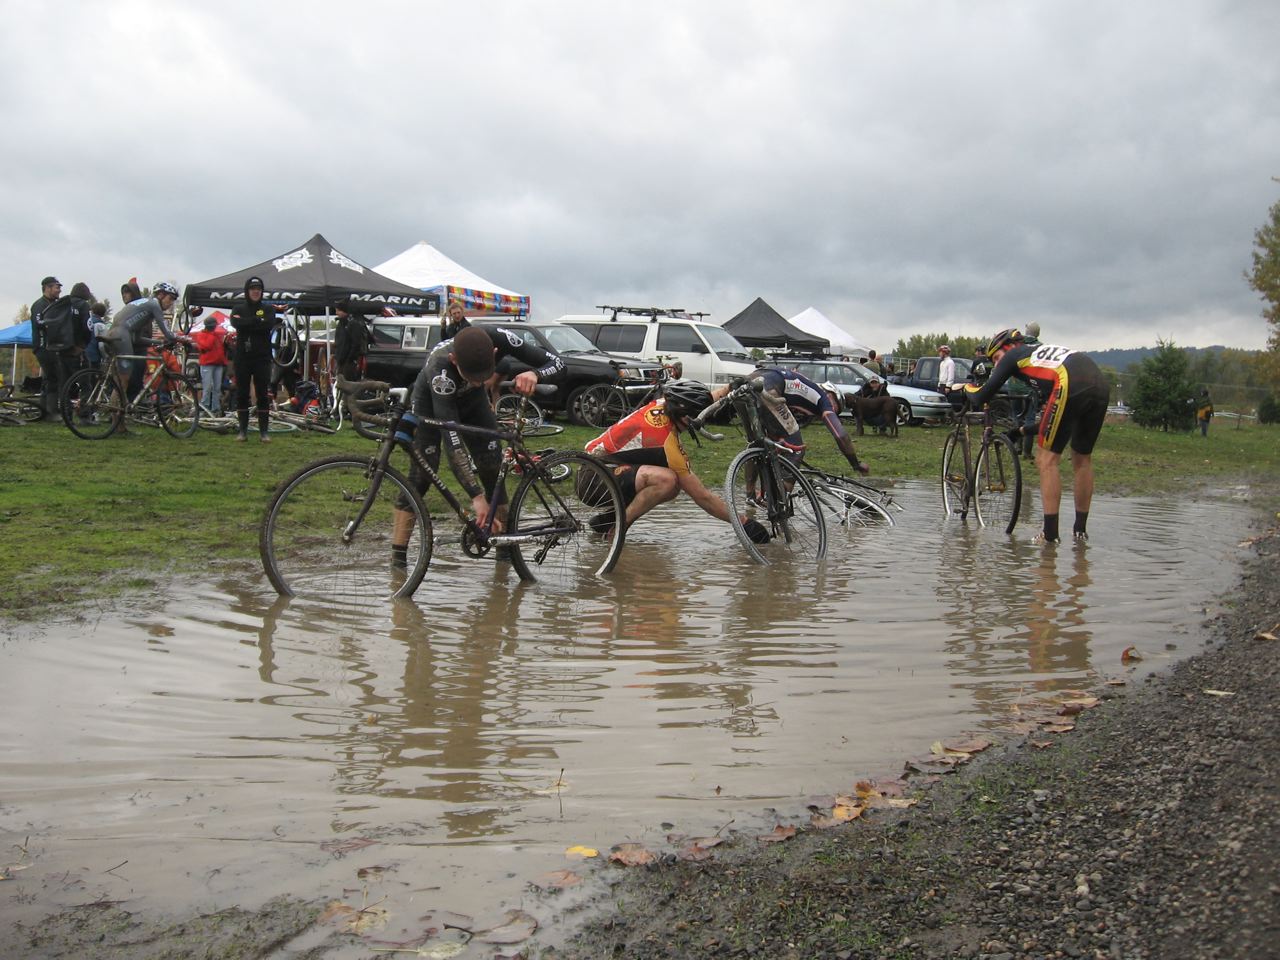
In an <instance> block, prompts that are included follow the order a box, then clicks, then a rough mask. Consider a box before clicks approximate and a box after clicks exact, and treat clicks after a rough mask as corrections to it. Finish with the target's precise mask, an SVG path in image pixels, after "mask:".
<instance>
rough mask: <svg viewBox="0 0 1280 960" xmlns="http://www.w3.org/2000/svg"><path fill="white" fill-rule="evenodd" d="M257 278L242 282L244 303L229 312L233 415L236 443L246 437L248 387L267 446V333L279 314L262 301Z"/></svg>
mask: <svg viewBox="0 0 1280 960" xmlns="http://www.w3.org/2000/svg"><path fill="white" fill-rule="evenodd" d="M264 289H265V288H264V286H263V283H262V278H261V277H250V278H249V279H248V280H247V281H245V285H244V300H242V301H241V302H240V303H237V304H236V306H235V308H234V309H233V310H232V311H231V326H232V327H234V328H235V331H236V353H235V370H236V413H237V415H238V416H239V418H240V432H239V433H238V434H237V435H236V439H237V440H246V439H248V436H249V387H250V384H252V386H253V390H254V393H255V394H256V395H257V398H258V431H259V433H260V434H261V436H262V442H263V443H269V442H270V441H271V437H270V436H268V435H267V422H268V420H269V419H270V416H271V413H270V411H271V393H270V386H271V331H272V330H274V329H275V327H276V326H277V325H278V324H279V323H280V311H279V310H278V309H277V308H276V307H275V305H274V304H270V303H267V302H266V301H265V300H263V299H262V293H263V290H264Z"/></svg>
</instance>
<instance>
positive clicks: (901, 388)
mask: <svg viewBox="0 0 1280 960" xmlns="http://www.w3.org/2000/svg"><path fill="white" fill-rule="evenodd" d="M763 366H766V367H772V368H774V369H777V370H795V371H796V372H797V373H800V374H803V375H804V376H806V377H808V378H809V379H810V380H813V381H814V382H815V383H831V384H834V385H835V387H836V393H837V395H838V396H839V399H840V402H841V404H842V405H843V406H845V407H847V406H848V405H849V404H848V400H847V399H846V398H847V397H851V396H852V395H853V394H855V393H857V392H858V391H859V390H860V389H862V385H863V384H864V383H866V382H867V381H868V380H870V379H871V377H873V376H876V374H873V373H872V372H871V371H870V370H868V369H867V368H866V367H864V366H863V365H862V364H860V363H849V362H847V361H836V360H797V361H793V362H790V363H788V362H786V361H775V362H773V363H766V364H763ZM882 379H883V378H882ZM888 387H889V395H890V396H891V397H893V398H894V399H895V400H896V401H897V402H898V424H899V426H905V425H906V424H909V423H913V424H914V423H920V422H922V421H924V420H936V419H938V418H940V417H944V416H946V415H947V414H949V413H950V412H951V404H950V403H948V402H947V398H946V397H944V396H943V395H942V394H940V393H937V392H935V391H932V390H920V389H917V388H915V387H908V386H905V385H903V384H900V383H889V384H888Z"/></svg>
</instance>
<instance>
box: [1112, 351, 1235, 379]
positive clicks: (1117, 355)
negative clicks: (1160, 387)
mask: <svg viewBox="0 0 1280 960" xmlns="http://www.w3.org/2000/svg"><path fill="white" fill-rule="evenodd" d="M1185 349H1186V351H1187V352H1188V353H1189V354H1191V355H1192V356H1193V357H1194V356H1196V355H1198V354H1201V353H1213V352H1220V351H1222V350H1225V349H1227V348H1226V347H1223V346H1212V347H1186V348H1185ZM1156 350H1157V348H1156V347H1134V348H1133V349H1130V350H1089V351H1087V352H1088V354H1089V356H1091V357H1093V359H1094V360H1095V361H1096V362H1097V364H1098V366H1100V367H1110V368H1111V369H1113V370H1115V371H1116V372H1118V373H1124V372H1125V370H1127V369H1128V368H1129V365H1130V364H1133V363H1141V362H1142V361H1143V360H1145V359H1146V358H1147V357H1149V356H1151V355H1152V354H1153V353H1155V352H1156Z"/></svg>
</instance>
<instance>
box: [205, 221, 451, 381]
mask: <svg viewBox="0 0 1280 960" xmlns="http://www.w3.org/2000/svg"><path fill="white" fill-rule="evenodd" d="M250 277H261V278H262V283H263V287H264V289H263V292H262V298H263V299H264V300H266V301H267V302H269V303H273V304H275V305H276V306H278V307H281V308H283V309H286V310H289V311H290V312H292V313H293V314H295V315H296V316H299V317H307V318H308V319H307V322H306V323H305V325H303V329H304V333H303V337H302V339H303V342H304V343H305V344H306V345H307V346H306V348H305V349H304V353H303V374H304V376H305V375H307V373H308V372H309V370H310V363H311V351H310V341H311V322H310V318H311V317H313V316H325V317H327V316H328V315H329V313H330V311H331V310H332V309H333V307H334V306H336V305H337V304H338V303H339V302H340V301H342V300H352V301H359V302H362V303H364V304H366V305H367V306H368V307H369V312H370V313H380V312H381V311H382V309H383V308H384V307H391V308H392V309H393V310H395V312H396V313H412V314H439V313H440V295H439V294H437V293H424V292H423V291H421V290H418V289H417V288H415V287H410V286H407V285H406V284H403V283H398V282H396V281H395V280H392V279H391V278H390V277H384V276H383V275H382V274H380V273H374V271H373V270H371V269H369V268H368V267H366V266H365V265H364V264H362V263H359V262H357V261H355V260H352V259H351V258H350V257H348V256H347V255H346V254H344V253H342V252H341V251H339V250H336V249H335V248H334V246H333V244H331V243H330V242H329V241H328V240H326V239H325V238H324V237H323V236H322V235H321V234H318V233H317V234H316V235H315V236H314V237H312V238H311V239H310V240H308V241H307V242H306V243H304V244H302V245H301V246H300V247H296V248H294V249H292V250H290V251H288V252H287V253H282V254H280V255H279V256H277V257H273V258H271V259H270V260H264V261H263V262H262V263H257V264H254V265H253V266H251V267H245V268H244V269H243V270H237V271H236V272H235V273H228V274H226V275H225V276H222V277H214V278H213V279H212V280H203V281H201V282H200V283H191V284H188V285H187V289H186V290H185V291H184V293H183V300H184V302H185V304H186V305H187V306H188V307H193V306H200V307H227V308H229V307H231V306H232V305H233V304H234V303H235V302H236V301H237V300H241V299H243V298H244V285H245V283H246V282H247V281H248V279H249V278H250Z"/></svg>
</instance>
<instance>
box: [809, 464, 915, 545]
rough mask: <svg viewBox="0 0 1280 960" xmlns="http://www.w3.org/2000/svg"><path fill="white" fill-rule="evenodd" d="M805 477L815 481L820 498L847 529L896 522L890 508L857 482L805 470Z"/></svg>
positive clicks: (824, 505) (885, 525) (882, 525)
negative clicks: (862, 489) (815, 474)
mask: <svg viewBox="0 0 1280 960" xmlns="http://www.w3.org/2000/svg"><path fill="white" fill-rule="evenodd" d="M805 479H807V480H809V481H810V482H811V483H812V484H813V492H814V493H815V494H816V495H817V497H818V502H819V503H821V504H822V506H823V508H824V509H826V511H827V513H829V514H830V515H831V516H833V517H835V519H836V522H837V523H838V524H839V525H840V526H841V527H843V528H845V529H846V530H849V531H853V530H857V529H860V528H862V527H892V526H893V525H894V519H893V516H892V515H891V514H890V513H889V511H888V510H886V509H885V508H884V506H883V505H882V504H880V503H879V502H877V501H876V500H875V498H873V497H870V496H868V495H867V494H865V493H862V492H861V491H859V490H858V489H857V487H856V486H855V485H854V484H851V483H841V481H840V478H839V477H836V478H833V479H830V480H828V479H827V478H826V477H820V476H813V475H812V474H808V473H806V474H805Z"/></svg>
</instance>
